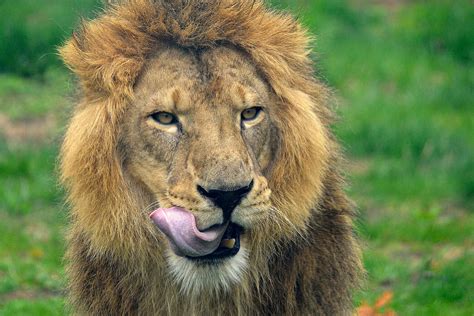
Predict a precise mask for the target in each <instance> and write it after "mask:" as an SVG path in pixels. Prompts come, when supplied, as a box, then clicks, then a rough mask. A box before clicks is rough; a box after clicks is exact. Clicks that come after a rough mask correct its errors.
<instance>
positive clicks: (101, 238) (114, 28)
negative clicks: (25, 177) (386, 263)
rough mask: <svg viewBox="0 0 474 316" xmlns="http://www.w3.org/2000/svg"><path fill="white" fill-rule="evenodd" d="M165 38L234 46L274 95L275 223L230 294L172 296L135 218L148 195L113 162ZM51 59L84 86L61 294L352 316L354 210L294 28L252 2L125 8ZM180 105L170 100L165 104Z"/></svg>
mask: <svg viewBox="0 0 474 316" xmlns="http://www.w3.org/2000/svg"><path fill="white" fill-rule="evenodd" d="M164 43H173V45H176V46H177V47H180V48H186V49H189V50H191V51H198V50H200V49H214V48H218V47H223V46H226V47H227V46H230V47H233V50H234V51H235V50H238V51H241V52H242V54H244V55H245V56H248V59H249V60H251V61H252V63H253V64H254V65H255V67H256V69H257V70H258V72H259V76H262V78H264V80H265V82H266V84H268V86H269V87H270V88H271V95H272V96H273V97H274V106H275V109H274V114H275V116H274V123H275V126H276V129H278V131H279V133H278V134H277V135H278V139H277V141H276V142H277V151H276V153H275V154H274V156H273V157H271V159H270V158H268V159H267V160H271V161H272V162H271V164H272V168H270V169H269V171H268V173H267V174H265V175H266V178H267V180H268V186H269V188H270V189H271V191H272V195H271V203H272V206H273V209H274V210H275V212H276V216H277V217H278V218H279V222H278V224H279V225H278V226H275V225H274V224H275V222H271V221H268V222H264V223H263V224H262V225H261V226H260V227H259V230H258V231H255V232H253V233H250V234H249V237H248V238H249V244H251V246H250V248H249V249H250V251H251V253H250V267H249V271H248V273H246V275H245V276H244V277H243V278H242V280H241V282H240V283H239V284H237V285H235V286H233V288H232V289H231V291H230V292H225V291H222V292H219V293H214V292H211V291H210V292H209V293H202V294H201V295H200V296H199V297H195V296H187V295H186V294H183V293H182V292H180V290H179V287H177V286H176V284H175V283H174V281H173V279H172V278H170V277H169V275H168V273H167V269H166V263H165V262H166V260H165V255H164V253H163V247H164V246H163V245H164V244H165V243H164V240H163V238H162V236H161V235H160V234H159V233H157V230H156V229H155V227H153V226H152V225H151V223H149V220H148V219H147V218H146V213H145V212H144V211H143V210H144V209H145V208H146V207H147V202H145V201H150V200H153V198H152V197H150V192H149V191H147V190H146V188H145V186H144V185H143V184H142V183H141V182H140V181H138V180H137V179H136V178H134V177H132V176H130V174H129V171H128V169H127V168H126V167H125V166H127V161H125V159H126V156H127V152H128V151H129V144H127V142H123V141H122V139H121V135H123V133H124V126H126V121H127V118H128V115H129V114H130V113H129V111H130V107H131V104H133V102H134V96H135V93H136V91H135V88H136V85H137V83H138V81H139V79H140V76H141V75H142V74H143V72H144V69H145V68H146V66H147V65H148V63H149V61H150V59H151V58H152V57H153V56H154V54H155V53H156V51H157V50H159V49H160V48H161V47H163V46H165V44H164ZM166 45H168V44H166ZM234 48H235V49H234ZM61 55H62V57H63V58H64V60H65V62H66V64H67V65H68V66H69V67H70V68H71V69H72V71H74V72H75V73H76V75H77V76H78V77H79V79H80V84H81V88H82V91H83V97H82V100H81V102H80V103H79V104H78V106H77V107H76V111H75V113H74V116H73V118H72V120H71V123H70V126H69V128H68V131H67V134H66V137H65V140H64V144H63V148H62V156H61V160H62V169H61V171H62V177H63V181H64V183H65V185H66V186H67V188H68V194H69V201H70V203H71V205H72V207H73V209H72V216H71V221H72V227H71V230H70V233H69V248H68V253H67V258H68V262H69V265H68V275H69V279H70V298H71V302H72V303H73V305H74V306H75V308H76V310H77V311H78V312H79V313H85V314H97V315H102V314H107V315H108V314H112V315H116V314H117V315H119V314H143V315H150V314H170V315H181V314H209V315H213V314H221V315H223V314H230V315H237V314H239V315H259V314H290V315H291V314H295V315H300V314H301V315H315V314H321V315H349V314H351V311H352V304H351V292H352V291H353V290H354V289H355V288H356V286H357V284H358V279H359V275H360V273H361V270H362V268H361V263H360V254H359V248H358V244H357V241H356V239H355V238H354V235H353V227H352V218H353V216H354V213H353V205H351V203H350V202H349V201H348V199H347V198H346V196H345V194H344V192H343V188H342V186H343V181H342V179H341V177H340V176H339V171H338V168H339V167H338V164H339V160H340V159H339V157H340V156H339V153H338V146H337V144H336V143H335V141H334V140H333V137H332V136H331V134H330V131H329V126H330V124H331V111H330V109H329V108H328V106H327V99H328V95H329V94H328V90H327V89H326V88H325V87H324V86H323V85H322V84H321V83H319V82H318V81H317V80H316V79H315V78H314V76H313V65H312V63H311V61H310V59H309V57H308V55H309V39H308V36H307V34H306V31H305V30H304V29H302V28H301V26H300V25H299V24H297V23H296V22H295V21H294V20H293V19H292V18H291V17H290V16H288V15H286V14H281V13H275V12H272V11H270V10H268V9H266V8H265V6H264V5H263V4H262V3H261V1H248V0H221V1H217V0H215V1H212V0H208V1H197V0H195V1H192V0H168V1H164V0H163V1H158V0H157V1H151V0H129V1H124V3H122V4H120V5H117V6H113V7H110V8H108V9H107V10H106V12H105V13H104V14H103V15H102V16H101V17H99V18H98V19H96V20H94V21H90V22H87V23H84V25H83V27H82V29H81V31H80V32H78V33H76V34H75V35H74V37H73V39H71V40H70V41H69V42H68V43H67V44H66V45H65V46H64V47H63V48H62V49H61ZM246 58H247V57H246ZM214 84H215V86H214V88H213V89H216V90H218V89H225V87H220V88H219V84H222V82H221V83H219V82H217V81H216V82H215V83H214ZM236 95H237V96H239V95H240V97H239V98H240V99H243V98H245V93H244V94H242V91H240V90H239V89H237V93H236ZM183 98H185V96H183V95H181V94H180V93H179V92H178V93H173V94H172V99H173V101H174V102H177V100H178V101H180V100H183ZM269 145H270V144H269ZM272 146H273V145H272ZM262 159H264V158H262ZM204 167H205V166H204ZM262 181H263V180H262ZM158 185H159V184H158ZM264 246H265V248H266V250H265V249H263V248H264Z"/></svg>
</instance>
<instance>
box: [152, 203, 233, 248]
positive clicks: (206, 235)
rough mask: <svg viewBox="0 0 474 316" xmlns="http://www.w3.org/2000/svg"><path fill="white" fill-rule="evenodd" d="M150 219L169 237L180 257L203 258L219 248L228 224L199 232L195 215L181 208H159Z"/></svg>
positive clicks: (172, 246)
mask: <svg viewBox="0 0 474 316" xmlns="http://www.w3.org/2000/svg"><path fill="white" fill-rule="evenodd" d="M150 218H151V219H152V220H153V222H154V223H155V224H156V226H158V228H159V229H160V230H161V231H162V232H163V233H164V234H165V235H166V236H167V237H168V239H169V241H170V244H171V248H172V249H173V251H174V252H175V253H176V254H177V255H178V256H189V257H201V256H205V255H208V254H210V253H211V252H213V251H214V250H216V249H217V247H219V244H220V242H221V239H222V236H223V235H224V232H225V230H226V229H227V224H225V225H219V226H216V227H212V228H210V229H207V230H205V231H199V230H198V229H197V227H196V219H195V218H194V215H193V214H191V213H190V212H188V211H187V210H185V209H183V208H180V207H172V208H159V209H157V210H155V211H154V212H153V213H151V214H150Z"/></svg>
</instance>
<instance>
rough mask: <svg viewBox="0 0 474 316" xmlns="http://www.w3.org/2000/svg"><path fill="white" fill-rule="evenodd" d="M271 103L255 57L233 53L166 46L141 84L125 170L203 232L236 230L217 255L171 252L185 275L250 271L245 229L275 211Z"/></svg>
mask: <svg viewBox="0 0 474 316" xmlns="http://www.w3.org/2000/svg"><path fill="white" fill-rule="evenodd" d="M272 98H274V96H273V95H272V92H271V90H270V89H269V87H268V85H267V83H266V82H265V81H264V80H262V79H261V77H260V76H259V74H258V72H257V70H256V68H255V67H254V66H253V65H252V63H251V62H250V59H248V57H246V56H245V55H244V54H243V53H241V52H239V51H238V50H236V49H234V48H231V47H219V48H214V49H208V50H203V51H199V52H196V51H189V50H184V49H180V48H176V47H167V48H164V49H161V50H160V51H159V52H158V53H157V54H156V55H155V56H154V57H152V58H150V60H149V62H148V64H147V66H146V67H145V69H144V71H143V73H142V75H141V77H140V79H139V81H138V82H137V84H136V86H135V98H134V101H133V104H132V106H131V107H130V110H129V112H128V113H127V115H125V117H126V121H127V122H126V128H125V129H124V132H123V134H124V135H123V136H122V138H123V141H124V142H125V143H126V145H125V147H126V148H127V153H126V161H125V164H124V165H125V167H126V169H127V171H128V172H129V173H130V174H131V176H132V177H133V178H135V179H136V180H138V181H139V182H141V183H142V184H143V185H144V186H145V187H146V189H147V191H148V192H149V193H150V195H152V197H153V200H154V201H155V202H157V203H156V204H155V205H154V206H156V207H155V208H157V207H161V208H173V207H178V208H180V209H181V210H184V211H185V212H189V213H191V214H192V215H193V216H194V218H195V224H196V227H197V229H198V230H199V231H201V232H206V231H208V230H209V229H210V230H212V229H213V228H215V227H222V225H228V226H226V227H227V229H226V232H225V233H224V235H223V236H220V237H218V238H220V239H221V240H222V242H221V245H219V248H217V249H216V250H215V251H213V252H212V253H210V254H206V255H203V256H200V255H199V254H197V255H196V254H193V255H192V256H191V255H189V253H187V252H186V251H185V250H184V254H182V253H181V255H176V254H177V253H178V254H179V253H180V251H174V252H173V251H169V249H168V252H169V258H170V260H171V261H170V262H171V268H172V269H174V270H175V271H180V272H177V273H178V274H180V275H177V276H178V277H179V278H185V279H186V278H187V276H184V275H181V274H182V273H184V272H182V271H185V270H189V269H194V268H193V267H195V269H207V270H219V269H221V270H226V269H227V270H229V269H230V270H229V271H227V272H226V275H230V274H232V275H234V277H237V276H236V275H238V274H240V273H241V271H240V270H242V269H243V268H245V256H246V253H248V250H249V249H247V247H246V246H247V245H246V239H245V238H246V237H245V235H246V232H248V231H251V230H252V229H253V228H254V227H255V226H256V225H257V224H258V223H259V222H260V221H261V220H262V219H264V218H265V217H266V216H268V214H267V213H268V212H269V209H270V206H271V205H270V194H271V192H270V189H269V188H268V182H267V179H266V175H268V172H269V169H270V168H271V167H272V157H274V156H275V150H276V149H275V144H276V143H277V135H276V128H275V126H274V123H273V122H272V108H271V105H272ZM153 209H154V208H153ZM167 216H169V215H167ZM176 229H181V227H180V226H179V225H178V224H177V228H176ZM183 229H184V230H185V229H186V227H184V228H183ZM241 233H242V236H240V234H241ZM168 236H169V235H168ZM169 237H170V236H169ZM240 237H242V238H240ZM170 239H171V241H174V240H173V236H171V238H170ZM236 239H237V244H236ZM239 241H240V245H238V243H239ZM171 243H172V242H171ZM183 247H184V246H183ZM178 248H181V247H180V244H179V242H178ZM178 250H182V249H178ZM181 252H182V251H181ZM185 266H186V267H185ZM190 267H191V268H190ZM195 274H196V272H193V275H194V276H193V278H196V275H195ZM202 275H203V276H205V273H202ZM189 278H191V277H189ZM183 281H185V282H187V280H183ZM191 282H195V280H193V281H191Z"/></svg>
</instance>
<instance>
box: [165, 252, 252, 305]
mask: <svg viewBox="0 0 474 316" xmlns="http://www.w3.org/2000/svg"><path fill="white" fill-rule="evenodd" d="M167 257H168V265H169V269H170V273H171V276H172V277H173V278H174V280H175V281H176V282H177V283H178V284H179V286H180V291H181V293H182V294H184V295H186V296H189V295H191V296H195V295H198V294H201V293H202V292H203V291H206V292H208V293H209V292H212V293H213V294H219V293H221V292H222V291H225V292H227V291H230V290H231V288H232V285H234V284H236V283H238V282H239V281H240V280H241V278H242V275H243V274H244V272H245V270H246V269H247V265H248V253H247V251H246V250H245V249H244V248H243V247H241V248H240V250H239V252H238V253H237V254H236V255H235V256H233V257H230V258H227V259H223V260H222V261H221V262H219V263H216V264H205V263H199V262H193V261H192V260H190V259H187V258H184V257H179V256H177V255H175V254H174V253H173V252H172V251H168V256H167Z"/></svg>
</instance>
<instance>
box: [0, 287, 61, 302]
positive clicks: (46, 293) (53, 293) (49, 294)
mask: <svg viewBox="0 0 474 316" xmlns="http://www.w3.org/2000/svg"><path fill="white" fill-rule="evenodd" d="M62 295H63V293H62V292H61V291H59V290H45V289H43V290H37V291H34V290H16V291H13V292H10V293H6V294H3V295H0V301H3V302H6V301H12V300H38V299H45V298H53V297H59V296H62Z"/></svg>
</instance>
